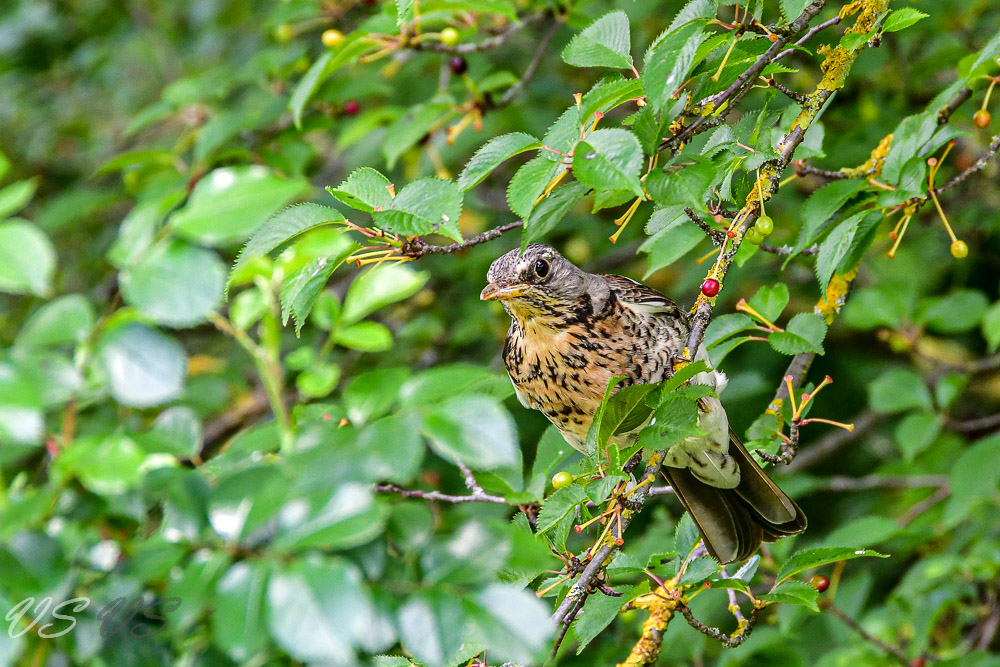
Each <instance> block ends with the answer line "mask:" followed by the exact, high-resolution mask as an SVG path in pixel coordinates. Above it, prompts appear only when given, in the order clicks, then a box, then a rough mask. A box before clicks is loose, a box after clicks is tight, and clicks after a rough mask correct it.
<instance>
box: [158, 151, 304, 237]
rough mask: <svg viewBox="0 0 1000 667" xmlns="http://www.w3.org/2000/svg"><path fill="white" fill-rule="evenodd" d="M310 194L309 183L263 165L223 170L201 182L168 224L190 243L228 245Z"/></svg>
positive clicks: (217, 170)
mask: <svg viewBox="0 0 1000 667" xmlns="http://www.w3.org/2000/svg"><path fill="white" fill-rule="evenodd" d="M308 191H309V184H308V183H306V182H304V181H300V180H289V179H285V178H281V177H280V176H278V175H277V174H275V173H274V172H272V171H271V170H270V169H268V168H267V167H263V166H261V165H251V166H248V167H222V168H219V169H215V170H214V171H212V172H211V173H209V174H207V175H205V176H204V177H203V178H202V179H201V180H199V181H198V184H197V185H196V186H195V188H194V191H193V192H192V193H191V197H190V198H189V199H188V201H187V204H185V206H184V207H183V208H182V209H180V210H178V211H176V212H175V213H174V214H173V215H171V216H170V221H169V224H170V226H171V227H172V228H173V229H174V231H175V232H177V233H178V234H179V235H180V236H183V237H184V238H187V239H189V240H191V241H195V242H197V243H200V244H202V245H210V246H229V245H233V244H235V243H239V242H241V241H244V240H246V239H247V238H249V237H250V235H251V234H252V233H253V232H254V230H256V229H257V228H258V227H260V226H261V225H262V224H263V223H264V222H265V221H266V220H267V219H268V218H269V217H271V215H272V214H274V213H275V212H276V211H277V210H278V209H280V208H282V207H283V206H286V205H287V204H288V203H289V202H291V201H292V200H293V199H296V198H298V197H301V196H302V195H304V194H305V193H306V192H308Z"/></svg>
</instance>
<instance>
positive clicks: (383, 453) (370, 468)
mask: <svg viewBox="0 0 1000 667" xmlns="http://www.w3.org/2000/svg"><path fill="white" fill-rule="evenodd" d="M357 448H358V451H359V452H364V458H362V459H361V460H360V461H359V465H360V467H362V468H363V469H364V470H365V472H366V473H367V474H368V476H369V477H370V479H372V480H382V481H388V482H392V483H395V484H409V483H410V482H412V481H413V478H414V477H416V475H417V473H418V472H420V462H421V461H423V459H424V453H425V451H426V448H425V447H424V443H423V440H422V439H421V437H420V420H419V418H418V417H417V416H416V415H412V414H408V415H390V416H388V417H383V418H382V419H379V420H377V421H374V422H372V423H371V424H369V425H367V426H365V427H364V428H363V429H361V432H360V433H359V434H358V440H357Z"/></svg>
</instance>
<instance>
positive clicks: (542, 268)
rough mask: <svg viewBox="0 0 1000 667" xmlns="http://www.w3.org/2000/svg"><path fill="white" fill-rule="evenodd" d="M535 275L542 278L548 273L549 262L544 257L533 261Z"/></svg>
mask: <svg viewBox="0 0 1000 667" xmlns="http://www.w3.org/2000/svg"><path fill="white" fill-rule="evenodd" d="M535 275H536V276H538V277H539V278H544V277H545V276H547V275H549V263H548V262H546V261H545V260H544V259H540V260H538V261H536V262H535Z"/></svg>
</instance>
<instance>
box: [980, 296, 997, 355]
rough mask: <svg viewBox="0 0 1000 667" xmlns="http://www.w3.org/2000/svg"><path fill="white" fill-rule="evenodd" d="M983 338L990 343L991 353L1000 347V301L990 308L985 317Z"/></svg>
mask: <svg viewBox="0 0 1000 667" xmlns="http://www.w3.org/2000/svg"><path fill="white" fill-rule="evenodd" d="M982 327H983V338H985V339H986V342H987V343H989V347H990V352H991V353H992V352H996V351H997V348H998V347H1000V301H998V302H997V303H994V304H993V305H992V306H990V308H989V310H987V311H986V314H985V315H984V316H983V324H982Z"/></svg>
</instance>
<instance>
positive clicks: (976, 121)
mask: <svg viewBox="0 0 1000 667" xmlns="http://www.w3.org/2000/svg"><path fill="white" fill-rule="evenodd" d="M972 124H973V125H975V126H976V127H978V128H979V129H980V130H985V129H986V128H988V127H989V126H990V112H989V111H987V110H986V109H980V110H979V111H977V112H976V113H975V114H973V116H972Z"/></svg>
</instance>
